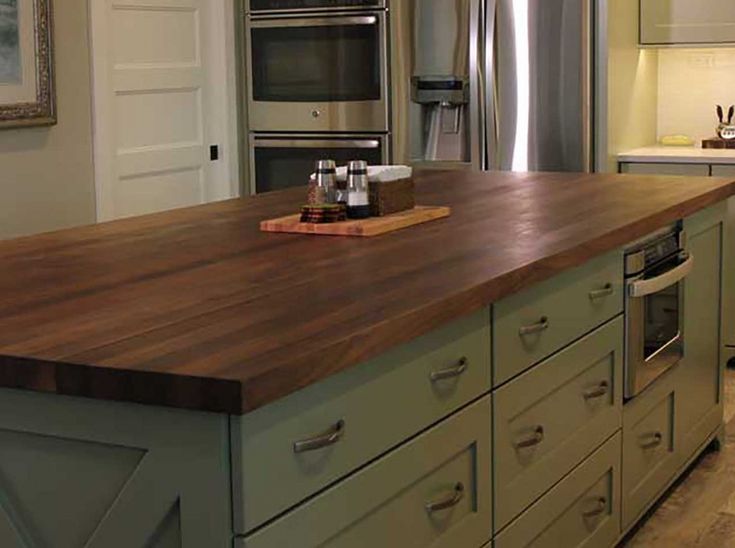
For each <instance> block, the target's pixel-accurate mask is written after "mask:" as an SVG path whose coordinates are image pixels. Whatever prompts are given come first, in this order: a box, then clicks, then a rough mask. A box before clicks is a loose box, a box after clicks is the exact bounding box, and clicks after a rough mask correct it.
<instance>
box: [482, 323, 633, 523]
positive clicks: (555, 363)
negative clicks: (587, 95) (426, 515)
mask: <svg viewBox="0 0 735 548" xmlns="http://www.w3.org/2000/svg"><path fill="white" fill-rule="evenodd" d="M622 372H623V319H622V317H618V318H617V319H615V320H613V321H612V322H610V323H608V324H606V325H605V326H603V327H601V328H600V329H598V330H596V331H594V332H592V333H591V334H589V335H587V336H586V337H584V338H583V339H581V340H580V341H577V342H576V343H574V344H573V345H572V346H570V347H569V348H567V349H565V350H563V351H562V352H560V353H559V354H557V355H555V356H554V357H552V358H550V359H548V360H547V361H545V362H543V363H541V364H540V365H539V366H538V367H535V368H533V369H532V370H531V371H528V372H526V373H524V374H523V375H521V376H520V377H518V378H517V379H515V380H513V381H511V382H510V383H508V384H506V385H505V386H503V387H502V388H500V389H498V391H497V392H496V393H495V395H494V398H493V405H494V410H493V422H494V425H495V429H494V432H495V436H494V447H493V458H494V461H495V476H494V482H493V483H494V485H495V504H494V507H495V526H496V528H498V529H501V528H503V527H504V526H505V525H507V524H508V522H510V521H511V520H512V519H513V518H514V517H516V516H517V515H518V514H520V513H521V512H522V511H523V510H524V509H525V508H527V507H528V506H529V505H530V504H531V503H532V502H533V501H534V500H536V499H537V498H538V497H540V496H541V495H542V494H543V493H544V492H546V491H547V490H548V489H549V488H550V487H551V486H553V485H554V484H555V483H556V482H557V481H559V480H560V479H561V478H562V477H564V476H565V475H566V474H567V473H569V472H570V471H571V470H572V469H573V468H575V467H576V466H577V465H578V464H579V463H580V462H582V460H584V458H585V457H586V456H587V455H589V454H590V453H591V452H592V451H593V450H594V449H595V448H596V447H599V446H600V445H601V444H602V443H603V442H604V441H605V440H606V439H608V438H609V437H610V436H611V435H612V434H613V433H614V432H615V431H616V430H618V429H620V427H621V419H620V417H621V412H622V392H623V391H622Z"/></svg>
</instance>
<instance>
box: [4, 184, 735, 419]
mask: <svg viewBox="0 0 735 548" xmlns="http://www.w3.org/2000/svg"><path fill="white" fill-rule="evenodd" d="M416 182H417V199H418V200H419V201H420V203H423V204H426V205H447V206H450V207H451V208H452V216H451V217H449V218H446V219H442V220H439V221H435V222H432V223H427V224H425V225H421V226H418V227H414V228H412V229H410V230H402V231H398V232H395V233H392V234H388V235H385V236H382V237H380V238H305V237H303V236H301V235H292V234H271V233H263V232H261V231H260V228H259V225H260V222H261V221H262V220H264V219H270V218H275V217H279V216H283V215H287V214H289V213H292V212H293V211H294V210H296V209H298V207H299V205H300V204H301V203H302V202H303V198H304V192H305V190H304V189H303V188H296V189H289V190H285V191H282V192H276V193H270V194H263V195H260V196H255V197H250V198H245V199H242V200H230V201H225V202H220V203H215V204H209V205H204V206H199V207H195V208H189V209H181V210H177V211H172V212H168V213H162V214H156V215H150V216H145V217H138V218H132V219H128V220H122V221H116V222H112V223H106V224H100V225H96V226H89V227H82V228H77V229H72V230H65V231H61V232H55V233H49V234H43V235H39V236H33V237H29V238H23V239H18V240H14V241H5V242H0V263H1V264H2V269H1V270H0V296H1V297H2V298H1V299H0V386H4V387H16V388H24V389H33V390H40V391H46V392H56V393H60V394H69V395H78V396H88V397H95V398H107V399H112V400H124V401H134V402H140V403H148V404H160V405H170V406H177V407H184V408H192V409H200V410H209V411H218V412H230V413H244V412H247V411H249V410H252V409H255V408H257V407H260V406H263V405H265V404H267V403H269V402H272V401H274V400H276V399H278V398H281V397H283V396H286V395H287V394H289V393H292V392H294V391H296V390H298V389H300V388H303V387H305V386H307V385H309V384H312V383H314V382H317V381H319V380H320V379H323V378H325V377H327V376H329V375H332V374H334V373H336V372H338V371H341V370H343V369H345V368H347V367H350V366H352V365H355V364H357V363H359V362H362V361H363V360H365V359H367V358H371V357H374V356H376V355H378V354H380V353H382V352H384V351H386V350H388V349H390V348H391V347H393V346H395V345H398V344H401V343H405V342H407V341H410V340H411V339H413V338H415V337H417V336H419V335H422V334H424V333H427V332H428V331H430V330H432V329H435V328H437V327H439V326H441V325H443V324H446V323H447V322H449V321H451V320H454V319H456V318H458V317H460V316H462V315H465V314H468V313H471V312H474V311H476V310H479V309H480V308H481V307H484V306H487V305H488V304H490V303H492V302H494V301H497V300H498V299H501V298H502V297H505V296H507V295H509V294H511V293H514V292H517V291H519V290H521V289H523V288H525V287H528V286H529V285H531V284H534V283H537V282H539V281H542V280H545V279H547V278H549V277H551V276H553V275H555V274H558V273H559V272H562V271H564V270H566V269H569V268H573V267H575V266H578V265H581V264H583V263H585V262H586V261H588V260H589V259H591V258H592V257H595V256H597V255H600V254H601V253H605V252H607V251H609V250H612V249H614V248H616V247H618V246H621V245H624V244H626V243H627V242H630V241H631V240H634V239H637V238H639V237H642V236H644V235H646V234H647V233H648V232H651V231H653V230H655V229H657V228H660V227H662V226H664V225H666V224H668V223H671V222H673V221H675V220H677V219H681V218H683V217H686V216H688V215H690V214H692V213H693V212H695V211H697V210H699V209H702V208H704V207H706V206H709V205H711V204H714V203H717V202H719V201H721V200H724V199H726V198H728V197H729V196H731V195H732V194H733V193H735V182H732V181H730V180H727V179H716V178H680V177H656V176H641V175H581V174H509V173H502V174H500V173H490V174H488V173H479V172H442V171H431V172H424V173H419V174H417V176H416Z"/></svg>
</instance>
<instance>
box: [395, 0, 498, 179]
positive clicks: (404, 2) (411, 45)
mask: <svg viewBox="0 0 735 548" xmlns="http://www.w3.org/2000/svg"><path fill="white" fill-rule="evenodd" d="M484 5H485V2H484V0H400V1H398V2H393V3H391V8H390V9H391V64H390V65H391V94H392V133H393V134H392V137H393V152H394V154H393V160H394V162H396V163H408V164H413V165H420V166H425V167H459V168H467V167H473V168H476V169H482V168H483V167H484V165H485V162H484V155H485V149H486V147H485V143H484V128H485V123H484V110H483V107H484V105H483V101H481V98H482V97H484V90H483V88H482V84H483V83H484V75H483V72H482V63H481V62H482V60H483V58H484V57H483V52H482V41H483V33H482V25H483V22H484V12H483V7H484Z"/></svg>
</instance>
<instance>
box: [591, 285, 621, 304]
mask: <svg viewBox="0 0 735 548" xmlns="http://www.w3.org/2000/svg"><path fill="white" fill-rule="evenodd" d="M613 293H615V288H614V287H613V284H605V286H604V287H603V288H602V289H595V290H594V291H590V293H589V295H590V300H591V301H596V300H597V299H602V298H604V297H609V296H610V295H612V294H613Z"/></svg>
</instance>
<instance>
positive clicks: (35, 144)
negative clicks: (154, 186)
mask: <svg viewBox="0 0 735 548" xmlns="http://www.w3.org/2000/svg"><path fill="white" fill-rule="evenodd" d="M54 20H55V30H56V32H55V45H56V84H57V100H58V116H59V123H58V125H56V126H53V127H50V128H30V129H17V130H15V129H14V130H0V238H9V237H13V236H18V235H22V234H29V233H34V232H41V231H46V230H53V229H56V228H61V227H67V226H73V225H79V224H85V223H91V222H94V219H95V201H94V178H93V166H92V129H91V127H92V122H91V97H90V61H89V40H88V33H87V0H63V1H60V2H59V1H57V2H55V13H54Z"/></svg>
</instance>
